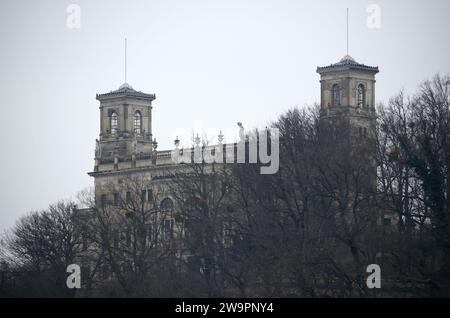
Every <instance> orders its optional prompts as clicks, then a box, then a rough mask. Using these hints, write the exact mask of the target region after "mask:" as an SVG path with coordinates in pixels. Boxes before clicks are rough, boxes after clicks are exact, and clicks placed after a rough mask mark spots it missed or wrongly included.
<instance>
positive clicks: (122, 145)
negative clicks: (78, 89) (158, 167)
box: [94, 83, 155, 172]
mask: <svg viewBox="0 0 450 318" xmlns="http://www.w3.org/2000/svg"><path fill="white" fill-rule="evenodd" d="M97 100H98V101H99V102H100V107H99V108H100V137H99V140H97V141H96V142H97V144H96V151H95V170H94V171H96V172H101V171H111V170H118V169H119V165H121V167H120V168H128V167H136V162H139V161H140V160H146V161H148V160H149V159H150V158H151V154H152V101H153V100H155V95H154V94H146V93H143V92H140V91H136V90H135V89H133V88H132V87H131V86H130V85H129V84H127V83H124V84H123V85H121V86H120V87H119V88H118V89H117V90H115V91H111V92H109V93H105V94H97Z"/></svg>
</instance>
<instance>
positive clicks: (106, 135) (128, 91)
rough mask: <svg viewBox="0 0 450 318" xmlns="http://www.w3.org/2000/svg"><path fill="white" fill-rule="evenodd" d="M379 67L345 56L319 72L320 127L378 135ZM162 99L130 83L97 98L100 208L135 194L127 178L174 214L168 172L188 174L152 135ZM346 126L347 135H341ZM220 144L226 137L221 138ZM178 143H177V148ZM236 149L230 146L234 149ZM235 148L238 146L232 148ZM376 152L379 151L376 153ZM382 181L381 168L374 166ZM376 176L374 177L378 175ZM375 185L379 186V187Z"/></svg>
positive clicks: (354, 135)
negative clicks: (141, 183) (136, 180)
mask: <svg viewBox="0 0 450 318" xmlns="http://www.w3.org/2000/svg"><path fill="white" fill-rule="evenodd" d="M378 72H379V70H378V67H373V66H367V65H364V64H360V63H357V62H356V61H355V60H354V59H353V58H351V57H350V56H348V55H347V56H345V57H344V58H342V59H341V60H340V61H339V62H338V63H335V64H331V65H329V66H324V67H318V68H317V73H319V74H320V83H321V95H320V96H321V103H320V124H321V126H323V127H326V128H327V129H328V130H329V131H330V132H331V137H332V138H331V139H332V142H335V141H336V138H340V139H342V140H356V144H359V143H360V141H361V138H364V139H371V138H368V137H374V136H375V127H376V111H375V74H377V73H378ZM155 99H156V97H155V95H154V94H148V93H143V92H140V91H137V90H135V89H133V88H132V87H131V86H130V85H129V84H127V83H125V84H123V85H122V86H120V87H119V88H118V89H117V90H114V91H111V92H109V93H105V94H97V100H98V101H99V102H100V107H99V110H100V135H99V139H98V140H97V141H96V149H95V165H94V170H93V171H92V172H89V175H90V176H92V177H93V178H94V183H95V203H96V205H97V206H98V207H105V206H117V207H118V206H119V205H120V204H119V202H120V201H121V200H128V199H129V197H130V196H131V195H130V193H129V192H128V191H126V190H124V188H123V187H121V184H122V183H123V181H124V180H126V179H127V178H136V177H137V178H141V179H145V180H146V184H147V185H148V186H147V188H143V189H140V190H139V191H141V194H140V197H141V198H142V199H143V200H145V201H147V202H150V201H152V206H153V209H155V210H156V211H164V212H172V211H174V210H176V209H177V207H176V200H175V198H174V197H173V193H171V191H170V187H168V186H167V185H168V183H170V182H171V181H170V178H167V177H165V176H166V175H167V173H168V172H170V171H175V170H176V169H183V168H182V167H181V166H180V165H179V164H177V163H176V160H173V158H172V154H173V150H163V151H159V150H158V149H157V148H158V144H157V142H156V139H155V138H154V135H153V132H152V119H153V118H152V108H153V102H154V101H155ZM342 125H344V126H345V128H346V129H345V133H344V134H341V135H340V132H341V131H342ZM219 140H220V138H219ZM177 142H178V141H177V140H176V141H175V144H176V145H177ZM229 147H230V145H224V149H229ZM231 147H233V145H231ZM373 151H375V148H373ZM368 166H369V167H373V169H372V168H370V169H369V170H370V171H371V172H370V174H371V176H370V178H373V180H374V181H375V180H376V175H375V174H376V170H375V169H376V166H375V165H374V164H373V163H369V164H368ZM372 173H373V174H372ZM374 184H375V183H374ZM165 215H166V216H165V219H164V220H162V221H163V223H164V225H163V228H164V232H165V236H171V235H173V232H177V231H174V229H175V228H176V224H175V223H176V221H175V219H174V218H173V217H172V213H166V214H165Z"/></svg>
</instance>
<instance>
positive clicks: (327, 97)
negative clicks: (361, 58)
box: [317, 55, 379, 140]
mask: <svg viewBox="0 0 450 318" xmlns="http://www.w3.org/2000/svg"><path fill="white" fill-rule="evenodd" d="M378 72H379V70H378V67H377V66H367V65H364V64H360V63H358V62H356V61H355V60H354V59H353V58H352V57H350V56H349V55H346V56H344V57H343V58H342V59H341V60H340V61H339V62H338V63H335V64H331V65H329V66H324V67H317V73H319V74H320V92H321V94H320V95H321V102H320V121H321V126H322V127H327V128H329V129H331V130H332V135H333V136H334V138H337V137H338V136H339V137H340V138H345V139H347V140H349V139H350V140H352V139H355V138H366V137H374V136H375V125H376V113H375V74H377V73H378ZM343 129H344V130H345V131H343ZM345 135H346V136H345Z"/></svg>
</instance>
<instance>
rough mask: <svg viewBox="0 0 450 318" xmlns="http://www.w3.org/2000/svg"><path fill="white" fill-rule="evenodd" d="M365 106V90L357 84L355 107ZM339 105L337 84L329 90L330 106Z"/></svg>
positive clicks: (339, 96) (339, 91) (339, 94)
mask: <svg viewBox="0 0 450 318" xmlns="http://www.w3.org/2000/svg"><path fill="white" fill-rule="evenodd" d="M365 104H366V89H365V87H364V85H363V84H359V85H358V87H357V89H356V105H357V106H358V107H364V105H365ZM340 105H341V88H340V87H339V85H338V84H334V85H333V87H332V88H331V106H340Z"/></svg>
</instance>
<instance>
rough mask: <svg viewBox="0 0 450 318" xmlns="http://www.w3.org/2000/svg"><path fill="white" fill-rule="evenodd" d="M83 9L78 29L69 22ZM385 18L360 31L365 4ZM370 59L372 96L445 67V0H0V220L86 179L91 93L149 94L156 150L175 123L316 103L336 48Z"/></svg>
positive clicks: (265, 116)
mask: <svg viewBox="0 0 450 318" xmlns="http://www.w3.org/2000/svg"><path fill="white" fill-rule="evenodd" d="M71 3H76V4H78V5H79V6H80V8H81V28H79V29H69V28H68V27H67V25H66V20H67V16H68V13H67V12H66V9H67V6H68V5H69V4H71ZM371 3H375V4H378V5H379V7H380V8H381V28H379V29H373V28H369V27H368V26H367V24H366V20H367V18H368V16H369V13H367V12H366V8H367V6H368V5H369V4H371ZM346 7H349V9H350V55H351V56H353V58H355V59H356V60H357V61H358V62H362V63H365V64H369V65H378V66H379V67H380V73H379V74H378V75H377V100H378V101H387V100H388V98H389V97H390V96H392V95H393V94H395V93H397V92H398V91H399V90H400V89H401V88H404V89H405V90H406V91H407V92H413V91H414V89H415V88H416V87H417V85H418V84H419V83H420V82H421V81H422V80H424V79H427V78H430V77H431V76H432V75H433V74H434V73H436V72H441V73H448V72H449V71H450V59H449V56H450V44H449V40H450V19H449V18H448V14H449V12H450V1H448V0H442V1H438V0H433V1H425V0H420V1H411V0H409V1H399V0H398V1H393V0H389V1H375V0H373V1H361V0H358V1H356V0H354V1H335V0H330V1H325V0H322V1H321V0H315V1H308V2H306V1H300V0H281V1H280V0H266V1H264V0H259V1H256V0H253V1H248V0H220V1H216V0H198V1H190V0H160V1H155V0H153V1H152V0H148V1H133V0H127V1H99V0H96V1H93V0H89V1H87V0H84V1H76V0H71V1H61V0H58V1H56V0H55V1H31V0H29V1H23V0H1V2H0V35H1V37H0V41H1V42H0V43H1V46H0V48H1V49H0V83H1V85H0V107H1V116H0V121H1V122H0V133H1V135H0V136H1V142H2V143H1V149H2V152H1V157H0V169H1V181H0V182H1V185H0V187H1V191H0V230H3V229H5V228H8V227H10V226H11V225H12V224H13V223H14V221H15V220H16V219H17V218H18V217H19V216H20V215H23V214H25V213H26V212H28V211H29V210H33V209H42V208H45V207H46V206H47V205H48V204H49V203H52V202H55V201H57V200H58V199H62V198H70V197H71V196H74V195H75V194H76V192H77V191H79V190H81V189H83V188H85V187H87V186H90V185H93V180H92V179H91V178H90V177H89V176H87V174H86V173H87V172H88V171H91V170H92V169H93V164H94V162H93V156H94V146H95V139H96V138H97V137H98V133H99V110H98V106H99V105H98V102H97V101H96V100H95V94H96V93H105V92H109V91H110V90H114V89H117V88H118V87H119V86H120V85H121V84H122V83H123V82H124V71H123V69H124V67H123V64H124V62H123V60H124V54H123V39H124V37H127V38H128V82H129V83H130V84H131V85H132V86H133V87H134V88H135V89H137V90H142V91H144V92H147V93H155V94H156V97H157V99H156V101H155V102H154V113H153V134H154V136H155V137H156V138H157V139H158V142H159V144H160V148H159V149H166V148H169V147H171V146H172V140H173V135H174V132H175V131H176V130H177V129H180V128H188V127H192V126H194V124H195V121H201V125H202V127H203V128H204V129H211V128H214V129H216V130H219V129H227V128H229V127H232V128H234V127H235V125H236V122H237V121H241V122H243V123H244V125H245V126H246V128H251V127H263V126H265V125H266V123H267V122H268V121H270V120H274V119H276V117H277V116H278V115H280V114H281V113H283V112H284V111H285V110H287V109H289V108H291V107H293V106H296V105H298V106H303V105H305V104H307V103H309V104H311V103H314V102H316V101H319V98H320V95H319V76H318V74H316V73H315V70H316V66H318V65H321V66H323V65H328V64H330V63H334V62H337V61H338V60H339V59H340V58H342V57H343V56H344V55H345V51H346V45H345V37H346V35H345V34H346V27H345V25H346V22H345V15H346V13H345V12H346Z"/></svg>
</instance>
